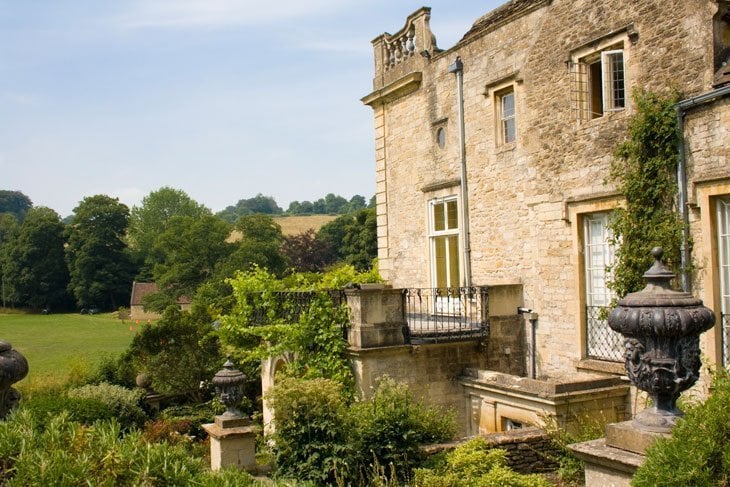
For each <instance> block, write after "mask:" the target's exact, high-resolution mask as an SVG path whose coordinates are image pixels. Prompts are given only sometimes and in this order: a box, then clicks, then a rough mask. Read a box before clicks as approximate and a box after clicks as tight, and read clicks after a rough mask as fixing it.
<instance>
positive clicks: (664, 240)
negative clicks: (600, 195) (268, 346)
mask: <svg viewBox="0 0 730 487" xmlns="http://www.w3.org/2000/svg"><path fill="white" fill-rule="evenodd" d="M633 100H634V106H635V107H636V113H635V114H634V115H633V117H632V118H631V120H630V121H629V134H628V139H627V140H625V141H624V142H622V143H621V144H619V145H618V147H617V148H616V151H615V153H614V160H613V162H612V164H611V172H610V178H609V179H610V181H612V182H613V183H614V184H615V185H616V188H617V189H618V191H619V192H621V193H622V194H623V195H624V196H625V198H626V206H625V207H623V208H618V209H616V211H615V212H614V215H613V218H612V220H611V221H610V223H609V228H610V230H611V232H612V244H613V245H614V248H615V249H616V255H615V261H614V264H613V266H612V267H611V268H610V269H609V271H610V273H611V278H610V280H609V283H608V286H609V288H610V289H612V290H613V291H614V292H615V293H616V295H617V296H624V295H626V294H627V293H630V292H635V291H638V290H640V289H642V288H643V287H644V285H645V283H644V280H643V279H642V275H643V274H644V272H646V271H647V269H649V267H650V266H651V264H652V262H653V258H652V256H651V249H652V248H653V247H656V246H660V247H663V248H664V261H665V263H666V264H667V265H668V266H669V267H670V268H672V269H674V270H675V272H676V271H679V270H680V269H679V267H680V247H681V242H682V225H683V223H682V219H681V215H680V213H679V211H678V208H677V201H676V197H677V177H676V169H677V142H678V137H679V133H678V128H677V118H676V113H675V110H674V105H675V104H676V103H677V101H679V93H677V92H676V91H672V92H670V93H668V94H659V93H654V92H650V91H645V90H635V91H634V93H633Z"/></svg>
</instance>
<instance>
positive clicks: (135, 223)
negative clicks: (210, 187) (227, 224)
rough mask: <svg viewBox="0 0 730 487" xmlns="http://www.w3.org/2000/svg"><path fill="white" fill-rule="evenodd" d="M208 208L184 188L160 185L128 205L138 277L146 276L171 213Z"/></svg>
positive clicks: (204, 211) (206, 211) (195, 214)
mask: <svg viewBox="0 0 730 487" xmlns="http://www.w3.org/2000/svg"><path fill="white" fill-rule="evenodd" d="M210 214H211V211H210V210H209V209H208V208H206V207H205V206H203V205H201V204H199V203H198V202H196V201H195V200H193V199H192V198H190V196H188V194H187V193H185V191H182V190H180V189H174V188H171V187H169V186H164V187H162V188H160V189H158V190H157V191H152V192H151V193H150V194H148V195H147V196H145V197H144V199H143V200H142V205H141V206H135V207H133V208H132V211H131V214H130V219H129V231H128V238H129V246H130V247H131V248H132V249H133V251H134V254H135V258H136V259H137V260H138V261H139V262H140V263H141V264H142V270H141V276H138V277H142V278H150V277H151V275H152V266H153V265H154V259H153V258H152V256H151V255H150V254H151V252H152V248H153V246H154V243H155V240H156V239H157V237H158V236H159V235H160V234H161V233H163V232H164V231H165V230H166V229H167V227H168V225H169V222H170V219H171V218H173V217H175V216H190V217H199V216H203V215H210Z"/></svg>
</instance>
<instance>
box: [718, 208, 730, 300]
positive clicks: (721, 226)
mask: <svg viewBox="0 0 730 487" xmlns="http://www.w3.org/2000/svg"><path fill="white" fill-rule="evenodd" d="M716 211H717V262H718V268H719V271H720V301H721V307H722V312H723V313H724V314H728V313H730V199H728V198H718V199H717V205H716Z"/></svg>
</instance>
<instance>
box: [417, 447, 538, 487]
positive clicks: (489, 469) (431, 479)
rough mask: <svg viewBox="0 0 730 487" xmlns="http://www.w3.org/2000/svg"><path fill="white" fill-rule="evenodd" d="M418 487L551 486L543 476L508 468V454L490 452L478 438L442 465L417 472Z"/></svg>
mask: <svg viewBox="0 0 730 487" xmlns="http://www.w3.org/2000/svg"><path fill="white" fill-rule="evenodd" d="M413 484H414V486H415V487H472V486H479V487H548V486H550V485H551V484H550V482H548V481H547V480H546V479H544V478H543V477H540V476H539V475H522V474H519V473H516V472H514V471H512V470H511V469H510V468H509V467H508V466H507V453H506V452H505V451H504V450H500V449H488V448H487V443H486V441H485V440H484V438H480V437H477V438H474V439H472V440H469V441H468V442H466V443H464V444H463V445H461V446H459V447H457V448H456V449H454V450H453V451H451V452H449V453H448V454H446V457H445V461H444V463H443V464H442V465H440V466H437V467H435V468H429V469H417V470H416V471H415V477H414V483H413Z"/></svg>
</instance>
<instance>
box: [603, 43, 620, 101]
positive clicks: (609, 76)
mask: <svg viewBox="0 0 730 487" xmlns="http://www.w3.org/2000/svg"><path fill="white" fill-rule="evenodd" d="M601 61H602V63H603V76H604V81H605V86H604V87H603V91H604V93H603V103H604V105H605V108H606V109H607V110H620V109H622V108H624V107H625V106H626V88H625V85H626V83H625V79H624V53H623V51H605V52H603V53H602V54H601Z"/></svg>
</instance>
